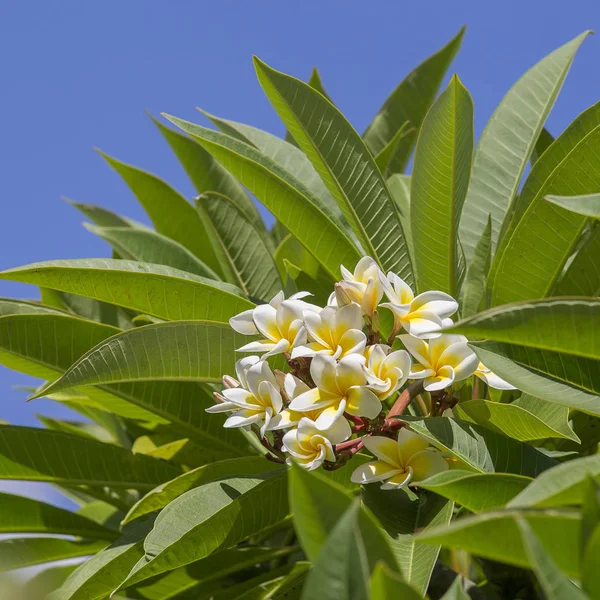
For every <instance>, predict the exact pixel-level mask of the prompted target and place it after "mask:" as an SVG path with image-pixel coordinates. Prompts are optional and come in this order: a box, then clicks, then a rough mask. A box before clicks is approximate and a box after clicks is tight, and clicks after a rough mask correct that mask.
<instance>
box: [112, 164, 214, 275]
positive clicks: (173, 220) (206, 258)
mask: <svg viewBox="0 0 600 600" xmlns="http://www.w3.org/2000/svg"><path fill="white" fill-rule="evenodd" d="M101 154H102V157H103V158H104V159H105V160H106V162H107V163H108V164H109V165H110V166H111V167H112V168H113V169H115V171H117V173H119V175H121V177H122V178H123V179H124V181H125V183H126V184H127V185H128V186H129V188H130V189H131V191H132V192H133V193H134V195H135V197H136V198H137V199H138V201H139V202H140V204H141V205H142V206H143V208H144V210H145V211H146V212H147V213H148V216H149V217H150V219H151V220H152V223H154V227H156V230H157V231H158V232H159V233H162V234H163V235H166V236H167V237H169V238H171V239H172V240H175V241H176V242H179V243H180V244H181V245H182V246H185V247H186V248H187V249H188V250H190V251H191V252H192V253H193V254H195V255H196V256H197V257H198V258H199V259H200V260H201V261H202V262H203V263H204V264H206V265H208V267H210V268H211V269H212V270H213V271H215V272H217V273H220V272H221V271H220V268H219V263H218V260H217V257H216V255H215V251H214V249H213V248H212V246H211V244H210V238H209V237H208V236H207V235H206V228H205V226H204V223H202V221H201V219H200V217H199V216H198V213H197V212H196V210H195V209H194V207H193V206H192V205H191V204H190V203H189V202H188V201H187V200H186V199H185V198H184V197H183V196H182V195H181V194H179V192H177V191H176V190H174V189H173V188H172V187H171V186H170V185H168V184H167V183H165V182H164V181H163V180H162V179H159V178H158V177H156V175H152V174H151V173H147V172H146V171H142V170H141V169H138V168H136V167H133V166H132V165H127V164H125V163H123V162H120V161H118V160H116V159H115V158H112V157H110V156H108V155H107V154H104V153H101Z"/></svg>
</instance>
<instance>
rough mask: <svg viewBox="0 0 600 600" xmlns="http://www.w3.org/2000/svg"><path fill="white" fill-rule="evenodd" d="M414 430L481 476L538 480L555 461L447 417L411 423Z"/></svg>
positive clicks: (524, 445)
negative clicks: (501, 475) (511, 475)
mask: <svg viewBox="0 0 600 600" xmlns="http://www.w3.org/2000/svg"><path fill="white" fill-rule="evenodd" d="M407 422H408V424H409V426H410V428H411V429H413V430H414V431H416V432H417V433H420V434H421V435H423V436H424V437H426V438H427V439H428V440H429V441H430V442H431V443H432V444H433V445H435V446H438V447H440V448H442V449H443V450H445V451H447V452H450V454H452V455H453V456H454V457H455V458H457V459H458V460H459V461H460V462H461V463H463V464H464V465H466V466H467V467H470V468H471V469H473V470H475V471H478V472H480V473H513V474H515V475H525V476H526V477H537V475H539V474H540V473H541V472H542V471H545V470H546V469H549V468H550V467H552V466H553V465H554V464H555V462H554V460H552V459H551V458H549V457H547V456H546V455H545V454H543V453H542V452H540V451H539V450H538V449H537V448H534V447H533V446H530V445H529V444H525V443H523V442H518V441H517V440H513V439H511V438H508V437H506V436H505V435H503V434H500V433H496V432H495V431H492V430H490V429H486V428H485V427H481V426H480V425H474V424H472V423H467V422H465V421H460V420H457V419H448V418H447V417H429V418H426V419H419V420H413V419H412V418H411V419H410V420H408V421H407Z"/></svg>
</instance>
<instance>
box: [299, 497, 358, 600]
mask: <svg viewBox="0 0 600 600" xmlns="http://www.w3.org/2000/svg"><path fill="white" fill-rule="evenodd" d="M359 511H360V500H358V499H356V500H354V502H352V503H351V505H350V507H349V508H348V509H346V511H345V512H344V513H343V514H342V516H341V517H340V519H339V521H338V522H337V523H336V524H335V526H334V528H333V529H332V530H331V533H330V534H329V536H328V537H327V540H326V541H325V543H324V544H323V547H322V548H321V551H320V552H319V555H318V556H317V557H316V559H315V561H314V563H313V568H312V570H311V572H310V573H309V574H308V577H307V579H306V583H305V584H304V589H303V590H302V600H312V599H313V598H317V597H318V598H323V600H368V598H369V592H368V590H367V583H368V580H369V563H368V560H367V549H366V547H365V544H364V541H363V538H362V534H361V527H360V525H359V514H360V513H359Z"/></svg>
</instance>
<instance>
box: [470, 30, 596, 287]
mask: <svg viewBox="0 0 600 600" xmlns="http://www.w3.org/2000/svg"><path fill="white" fill-rule="evenodd" d="M588 33H589V32H587V31H586V32H585V33H582V34H581V35H579V36H577V37H576V38H575V39H574V40H572V41H570V42H569V43H567V44H565V45H564V46H561V47H560V48H558V49H557V50H555V51H554V52H552V53H551V54H549V55H548V56H546V57H545V58H544V59H542V60H541V61H540V62H538V63H537V64H536V65H534V66H533V67H532V68H531V69H529V70H528V71H527V72H526V73H525V74H524V75H523V76H522V77H521V78H520V79H519V81H517V83H515V84H514V85H513V87H512V88H511V89H510V90H509V91H508V93H507V94H506V96H504V98H503V99H502V101H501V102H500V104H499V105H498V108H496V110H495V111H494V114H493V115H492V117H491V118H490V120H489V121H488V124H487V126H486V128H485V129H484V131H483V133H482V134H481V137H480V139H479V142H478V144H477V148H476V151H475V157H474V161H473V173H472V176H471V184H470V186H469V193H468V194H467V199H466V200H465V204H464V210H463V217H462V219H461V224H460V239H461V242H462V245H463V248H464V251H465V256H466V259H467V262H470V261H471V257H472V256H473V252H474V250H475V245H476V244H477V240H478V239H479V237H480V236H481V233H482V232H483V230H484V228H485V225H486V223H487V221H488V218H490V216H491V219H492V256H493V255H494V253H495V250H496V246H497V244H498V241H499V234H500V229H501V227H502V223H503V221H504V219H505V216H506V214H507V211H508V209H509V206H510V204H511V202H512V201H513V197H514V196H515V194H516V193H517V190H518V188H519V184H520V182H521V178H522V176H523V173H524V172H525V168H526V166H527V161H528V160H529V158H530V156H531V154H532V152H533V150H534V148H535V145H536V142H537V140H538V137H539V135H540V133H541V131H542V129H543V126H544V122H545V121H546V118H547V117H548V115H549V114H550V111H551V109H552V106H553V105H554V102H555V101H556V97H557V96H558V93H559V91H560V88H561V86H562V84H563V81H564V79H565V77H566V75H567V72H568V70H569V67H570V66H571V63H572V62H573V58H574V56H575V53H576V52H577V50H578V48H579V46H580V45H581V43H582V42H583V40H584V39H585V38H586V37H587V35H588ZM536 297H537V296H536Z"/></svg>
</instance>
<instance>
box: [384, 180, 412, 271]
mask: <svg viewBox="0 0 600 600" xmlns="http://www.w3.org/2000/svg"><path fill="white" fill-rule="evenodd" d="M410 179H411V178H410V175H401V174H400V173H396V175H392V176H391V177H390V178H389V179H388V180H387V184H388V188H389V190H390V194H391V195H392V198H393V200H394V202H395V203H396V206H397V207H398V212H399V217H400V222H401V223H402V231H403V232H404V237H405V238H406V243H407V245H408V251H409V253H410V256H411V257H412V262H413V263H414V256H415V250H414V248H413V240H412V230H411V225H410Z"/></svg>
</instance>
